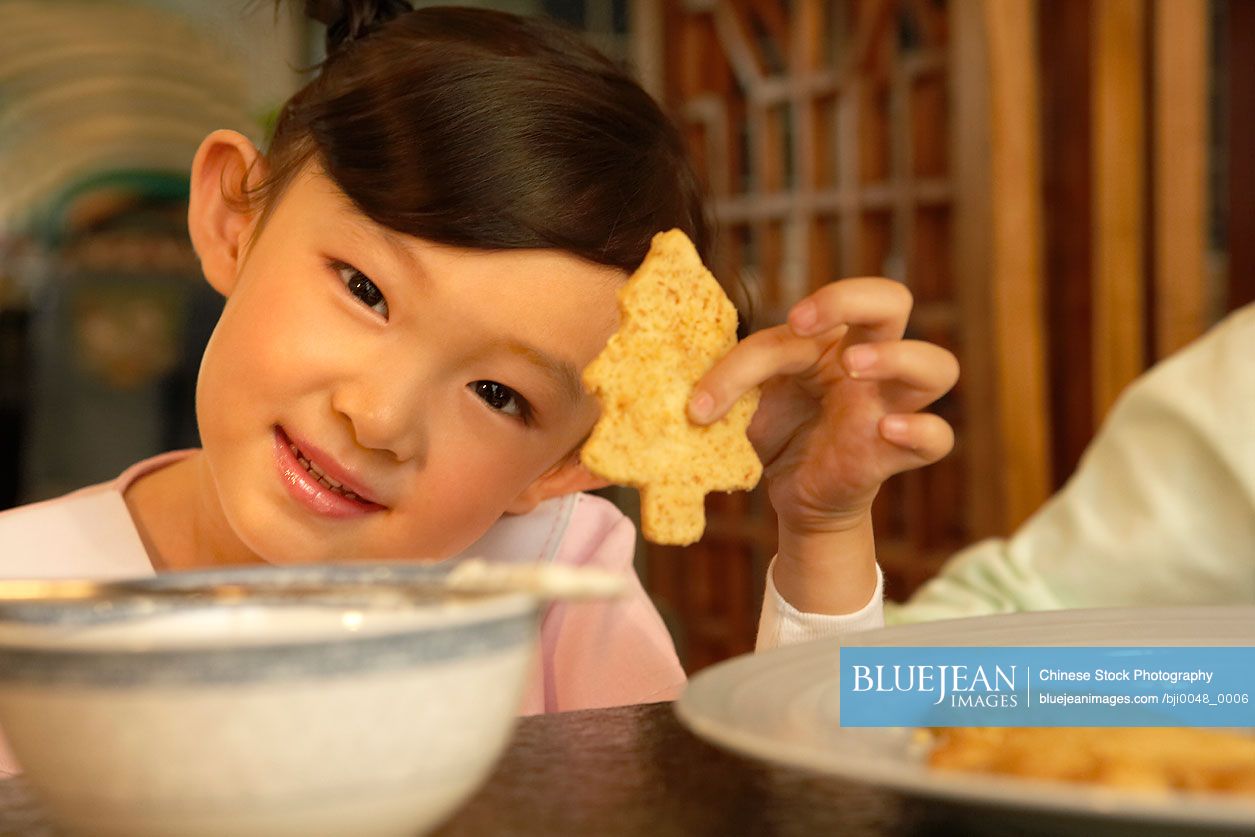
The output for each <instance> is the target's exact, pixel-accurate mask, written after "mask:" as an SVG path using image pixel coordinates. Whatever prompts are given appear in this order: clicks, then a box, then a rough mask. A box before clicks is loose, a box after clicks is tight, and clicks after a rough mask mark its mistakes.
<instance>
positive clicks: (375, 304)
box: [332, 262, 388, 319]
mask: <svg viewBox="0 0 1255 837" xmlns="http://www.w3.org/2000/svg"><path fill="white" fill-rule="evenodd" d="M332 267H334V268H335V271H336V273H338V274H340V281H342V282H344V287H346V288H348V290H349V293H351V294H353V296H355V297H357V298H358V299H359V300H360V301H361V303H362V304H363V305H365V306H366V307H367V308H369V309H371V310H372V311H375V312H376V313H378V314H379V315H381V316H382V317H383V318H384V319H387V318H388V301H387V300H386V299H384V298H383V291H381V290H379V287H378V286H377V285H376V284H375V283H374V282H372V281H370V277H369V276H367V275H366V274H365V273H362V272H361V271H360V270H358V269H357V268H355V267H353V265H351V264H345V263H344V262H334V263H333V264H332Z"/></svg>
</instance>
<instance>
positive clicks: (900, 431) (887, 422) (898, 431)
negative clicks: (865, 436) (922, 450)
mask: <svg viewBox="0 0 1255 837" xmlns="http://www.w3.org/2000/svg"><path fill="white" fill-rule="evenodd" d="M880 432H881V433H883V434H884V435H885V436H886V437H887V438H888V439H889V440H890V441H893V440H899V439H905V438H906V434H907V421H906V419H905V418H903V417H902V416H885V417H884V418H883V419H881V420H880Z"/></svg>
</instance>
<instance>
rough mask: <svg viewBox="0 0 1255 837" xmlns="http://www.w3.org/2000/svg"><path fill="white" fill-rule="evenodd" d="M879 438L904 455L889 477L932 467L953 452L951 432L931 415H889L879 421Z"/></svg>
mask: <svg viewBox="0 0 1255 837" xmlns="http://www.w3.org/2000/svg"><path fill="white" fill-rule="evenodd" d="M880 435H881V437H882V438H883V439H884V440H885V441H887V442H889V443H890V444H891V445H893V446H894V447H896V448H898V449H900V450H901V452H902V454H903V455H902V456H901V458H900V461H898V462H893V463H892V464H891V470H890V471H889V473H890V474H896V473H899V472H901V471H906V470H909V469H911V468H918V467H919V466H921V465H929V464H932V463H933V462H936V461H937V460H939V459H941V458H942V457H944V456H945V455H946V454H948V453H949V452H950V451H951V450H952V449H953V448H954V428H952V427H951V426H950V425H949V424H948V423H946V421H945V419H943V418H941V416H936V415H933V414H932V413H908V414H902V413H891V414H889V415H887V416H885V417H884V418H882V419H881V420H880ZM886 476H888V474H886Z"/></svg>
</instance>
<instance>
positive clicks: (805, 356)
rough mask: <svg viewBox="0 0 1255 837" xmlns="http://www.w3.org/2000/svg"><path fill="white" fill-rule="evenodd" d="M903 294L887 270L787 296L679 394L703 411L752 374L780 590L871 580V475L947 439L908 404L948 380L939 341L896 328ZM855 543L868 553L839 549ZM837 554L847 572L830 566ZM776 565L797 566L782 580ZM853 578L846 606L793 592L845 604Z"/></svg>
mask: <svg viewBox="0 0 1255 837" xmlns="http://www.w3.org/2000/svg"><path fill="white" fill-rule="evenodd" d="M911 305H912V299H911V294H910V292H909V291H908V290H907V289H906V288H905V287H904V286H903V285H902V284H900V283H898V282H894V281H892V280H889V279H874V278H868V279H845V280H842V281H839V282H834V283H832V284H829V285H825V286H824V287H822V288H820V289H819V290H817V291H815V292H814V293H812V294H811V295H810V296H808V297H806V298H805V299H803V300H802V301H800V302H799V303H797V304H796V305H794V306H793V308H792V310H791V311H790V312H789V317H788V322H787V323H786V324H784V325H779V326H775V327H773V328H768V329H764V330H762V331H758V332H755V333H754V334H752V335H750V336H749V337H747V338H746V339H745V340H743V341H741V342H740V343H739V344H738V345H737V346H736V347H735V348H734V349H733V350H732V351H731V352H729V353H728V354H727V355H726V356H724V357H723V358H722V359H721V360H720V361H719V362H718V363H717V364H715V366H714V367H713V368H712V369H711V370H710V371H709V372H708V373H706V375H705V376H704V377H703V378H702V380H701V381H699V382H698V384H697V387H696V388H695V390H694V393H693V396H692V398H691V399H690V401H689V415H690V417H691V418H692V419H693V420H694V421H696V422H699V423H709V422H711V421H714V420H716V419H717V418H719V417H720V416H722V415H723V414H724V413H725V412H726V411H727V410H728V408H729V407H730V406H731V405H732V404H733V403H734V402H735V401H736V400H737V399H738V398H740V397H741V395H742V394H744V393H745V392H746V391H748V390H749V389H751V388H753V387H755V386H758V385H762V388H763V392H762V400H761V402H760V404H759V407H758V412H757V413H756V414H755V415H754V420H753V421H752V422H751V424H750V428H749V437H750V441H751V442H752V443H753V444H754V447H755V448H756V449H757V451H758V454H759V457H760V458H761V459H762V461H763V475H764V477H765V478H766V480H767V492H768V496H769V497H770V498H771V502H772V505H773V506H774V507H775V510H776V513H777V515H778V516H779V526H780V554H779V555H778V556H777V565H776V575H775V580H776V586H777V588H778V589H779V590H780V592H781V594H782V595H784V596H785V598H786V599H790V600H791V601H792V600H793V599H795V598H799V596H792V597H791V596H789V595H788V593H786V590H785V587H786V586H796V587H797V588H798V590H799V591H800V590H801V589H802V587H803V586H805V585H804V584H803V581H806V583H807V584H809V583H810V582H821V581H824V580H828V581H834V582H835V580H836V579H838V578H841V579H844V580H845V581H846V582H849V581H850V579H852V578H855V577H858V578H859V579H861V581H862V582H866V580H867V578H868V577H869V573H868V569H869V567H870V577H871V579H872V580H873V584H874V578H875V573H874V560H875V557H874V550H873V549H872V546H871V537H870V534H871V515H870V510H871V503H872V499H873V498H874V497H875V496H876V492H877V490H878V489H879V488H880V484H881V483H882V482H884V481H885V479H887V478H888V477H890V476H892V475H893V474H896V473H899V472H901V471H906V470H909V469H911V468H918V467H920V466H922V465H927V464H929V463H932V462H936V461H937V460H938V459H941V458H942V457H943V456H945V455H946V454H947V453H949V452H950V449H951V448H952V447H953V446H954V431H953V430H952V429H951V427H950V425H948V424H947V423H946V422H945V421H944V420H943V419H941V418H940V417H939V416H935V415H931V414H928V413H920V412H919V410H921V409H923V408H924V407H926V406H928V405H929V404H931V403H933V402H934V401H936V400H937V399H938V398H940V397H941V396H942V395H944V394H945V393H946V392H947V391H948V390H949V389H950V388H951V387H953V386H954V384H955V382H956V381H957V380H958V376H959V365H958V361H957V360H956V359H955V357H954V355H952V354H951V353H950V352H948V351H946V350H945V349H943V348H941V347H939V346H934V345H933V344H931V343H924V342H920V341H915V340H903V339H902V335H903V332H904V331H905V330H906V322H907V318H908V316H909V315H910V312H911ZM833 550H838V551H843V552H844V553H845V556H844V557H842V558H840V559H838V557H837V556H836V555H834V554H833ZM862 550H865V551H867V552H870V553H871V554H870V555H867V556H863V557H862V558H860V557H859V555H857V554H856V555H850V553H851V552H855V553H860V551H862ZM867 559H870V562H871V563H870V564H869V563H868V560H867ZM837 560H842V561H844V562H845V566H844V567H842V568H841V569H844V570H847V571H848V572H845V573H844V574H842V573H837V574H835V575H834V573H833V570H834V569H835V568H836V567H834V564H833V562H834V561H837ZM860 561H861V564H860ZM785 564H789V565H790V566H788V567H785V566H784V565H785ZM856 565H857V566H856ZM781 569H786V570H787V572H788V573H792V572H793V571H794V570H798V571H800V572H802V573H803V574H804V575H807V574H809V578H808V579H801V578H799V579H798V584H797V585H793V584H782V583H781V574H780V570H781ZM810 586H811V587H813V586H814V585H813V584H811V585H810ZM862 587H866V584H865V583H864V584H861V585H860V589H859V590H855V591H853V597H852V598H850V601H856V602H857V603H856V604H854V605H853V606H849V602H843V603H842V604H840V605H838V604H836V602H837V599H838V598H839V597H836V598H834V597H832V596H829V597H827V598H825V597H824V595H822V592H823V591H816V590H813V589H812V590H811V591H810V592H809V593H808V594H806V595H803V596H801V598H804V599H807V602H806V603H808V604H812V605H814V604H818V605H819V606H820V607H821V608H822V609H823V610H827V611H829V612H845V611H846V610H853V609H858V607H861V606H862V604H863V603H864V602H866V599H867V598H868V597H869V596H870V591H863V590H862ZM860 597H861V599H860ZM793 604H794V605H795V606H796V607H798V608H799V609H802V610H807V609H811V608H807V607H803V605H802V603H799V602H798V601H793ZM834 607H842V608H843V609H842V610H833V608H834Z"/></svg>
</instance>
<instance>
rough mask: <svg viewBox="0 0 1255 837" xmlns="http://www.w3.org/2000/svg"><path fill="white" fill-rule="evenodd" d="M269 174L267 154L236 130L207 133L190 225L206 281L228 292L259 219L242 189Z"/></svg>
mask: <svg viewBox="0 0 1255 837" xmlns="http://www.w3.org/2000/svg"><path fill="white" fill-rule="evenodd" d="M264 175H265V160H264V159H262V157H261V152H259V151H258V150H257V148H256V147H255V146H254V145H253V143H252V142H251V141H249V139H248V138H247V137H245V136H244V135H243V134H239V133H236V132H235V131H225V130H224V131H214V132H213V133H212V134H210V135H209V136H207V137H205V140H204V142H202V143H201V144H200V148H199V149H198V150H197V152H196V158H195V159H194V160H193V161H192V182H191V195H190V199H189V201H188V208H187V228H188V232H189V233H190V234H191V237H192V247H193V248H194V249H195V250H196V255H197V256H198V257H199V258H200V265H201V270H202V271H204V273H205V279H207V280H208V281H209V284H210V285H213V287H214V289H215V290H216V291H218V293H220V294H222V295H223V296H228V295H230V293H231V291H232V290H233V289H234V287H235V277H236V274H237V273H238V272H239V266H240V260H241V258H242V256H243V253H244V250H245V248H246V247H247V245H248V239H249V236H250V235H251V234H252V231H253V224H254V222H255V221H256V219H257V212H256V211H254V209H253V208H252V207H249V206H248V205H247V202H246V196H245V195H244V193H243V192H242V189H241V187H243V186H246V185H247V186H250V187H251V186H253V185H254V184H255V183H256V182H257V181H259V180H260V178H261V177H263V176H264ZM246 179H247V182H246Z"/></svg>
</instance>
